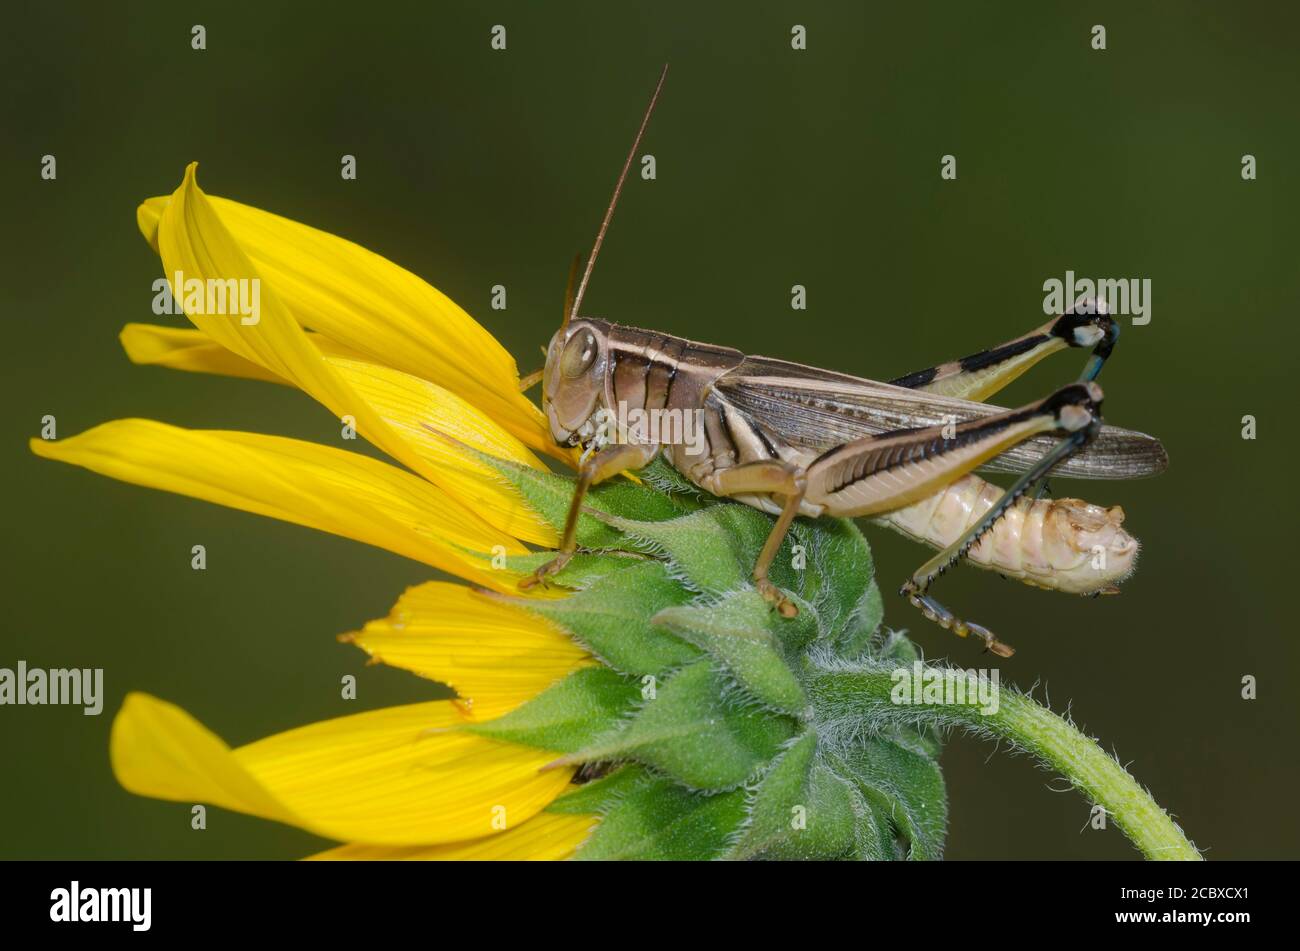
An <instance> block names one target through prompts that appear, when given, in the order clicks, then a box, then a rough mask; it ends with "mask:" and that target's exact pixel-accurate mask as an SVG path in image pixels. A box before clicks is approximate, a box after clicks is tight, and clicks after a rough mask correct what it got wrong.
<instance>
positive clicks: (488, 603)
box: [343, 581, 594, 720]
mask: <svg viewBox="0 0 1300 951" xmlns="http://www.w3.org/2000/svg"><path fill="white" fill-rule="evenodd" d="M343 639H344V640H347V641H350V642H352V643H354V644H356V645H357V646H358V647H360V648H362V649H363V650H365V651H366V652H367V653H369V654H370V655H371V656H372V657H373V658H374V659H375V660H377V661H381V662H383V663H385V664H389V665H391V666H393V667H401V668H402V669H404V670H409V671H412V672H413V673H416V674H419V675H420V676H421V677H428V678H429V679H431V680H437V681H439V682H441V683H445V684H450V685H451V686H452V687H455V688H456V693H457V694H459V696H460V700H458V701H457V702H458V703H459V704H460V705H461V706H462V707H463V708H464V709H465V710H466V712H467V714H468V715H469V716H470V717H471V718H473V719H475V720H490V719H492V718H493V717H498V716H501V715H502V714H504V713H507V712H509V711H510V710H513V709H514V708H515V707H517V706H519V705H520V704H521V703H524V702H525V701H527V700H531V699H532V698H533V697H535V696H537V695H538V694H539V693H541V692H542V691H543V690H545V689H546V688H547V687H549V686H551V684H553V683H555V682H556V681H557V680H559V679H561V678H562V677H564V676H565V675H567V674H568V673H570V672H571V671H573V670H576V669H577V668H578V667H581V666H584V665H586V664H590V663H594V661H592V659H591V657H590V655H589V654H588V653H587V652H586V651H584V650H582V649H581V648H580V647H578V646H577V645H576V644H574V643H573V641H572V640H571V639H570V638H569V637H567V636H566V635H565V634H564V633H563V632H561V631H560V630H559V629H557V628H556V627H555V626H553V625H552V624H551V623H550V622H548V621H546V620H545V619H543V618H539V617H537V616H536V615H532V614H529V613H527V612H525V611H521V610H519V609H518V608H515V607H512V606H510V605H508V604H504V603H502V602H501V601H499V600H496V599H494V598H489V597H485V596H483V595H481V594H476V593H474V592H473V591H471V590H470V589H469V588H467V587H465V586H464V585H459V584H449V583H447V582H443V581H430V582H428V583H426V584H422V585H418V586H417V587H414V588H411V589H409V590H407V591H406V593H405V594H403V595H402V597H401V598H400V599H399V600H398V602H397V604H396V605H394V607H393V610H392V611H391V612H390V613H389V615H388V617H386V618H383V619H381V620H378V621H371V622H369V623H368V624H366V626H365V627H364V628H363V629H362V630H360V631H358V632H356V633H354V634H348V635H345V636H344V638H343Z"/></svg>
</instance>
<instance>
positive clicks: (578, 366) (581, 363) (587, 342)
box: [560, 327, 596, 380]
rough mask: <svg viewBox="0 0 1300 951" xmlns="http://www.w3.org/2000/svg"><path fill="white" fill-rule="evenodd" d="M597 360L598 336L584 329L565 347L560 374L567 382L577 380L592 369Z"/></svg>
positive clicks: (561, 358) (570, 339) (571, 338)
mask: <svg viewBox="0 0 1300 951" xmlns="http://www.w3.org/2000/svg"><path fill="white" fill-rule="evenodd" d="M595 360H596V335H595V334H593V333H592V332H591V331H590V330H588V329H587V328H585V327H584V328H582V329H581V330H579V331H578V332H577V333H575V334H574V335H573V336H572V337H570V338H569V342H568V343H566V344H565V345H564V353H563V355H562V356H561V357H560V372H561V373H562V374H564V378H565V379H566V380H576V379H577V378H578V377H580V376H582V374H584V373H586V372H587V371H588V370H589V369H591V365H592V363H594V362H595Z"/></svg>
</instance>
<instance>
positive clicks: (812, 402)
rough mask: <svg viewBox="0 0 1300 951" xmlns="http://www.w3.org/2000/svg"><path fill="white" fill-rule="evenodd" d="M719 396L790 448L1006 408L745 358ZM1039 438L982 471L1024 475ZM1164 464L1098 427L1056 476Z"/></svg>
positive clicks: (1037, 453)
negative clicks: (1090, 440) (1093, 435)
mask: <svg viewBox="0 0 1300 951" xmlns="http://www.w3.org/2000/svg"><path fill="white" fill-rule="evenodd" d="M713 386H714V388H715V389H716V390H717V391H718V393H719V395H720V396H722V397H724V398H725V399H726V400H727V401H728V402H729V403H730V404H731V405H732V406H734V407H735V408H736V409H738V410H740V411H742V412H744V413H747V414H749V415H750V416H751V417H752V418H753V419H754V420H755V421H756V422H759V423H761V424H762V425H764V426H765V427H766V428H767V429H769V430H771V431H772V432H773V433H776V434H777V435H779V436H780V437H781V438H782V439H784V440H786V441H787V442H789V443H790V444H792V445H795V446H802V447H805V448H808V449H815V450H817V451H819V452H821V451H825V450H827V449H829V448H831V447H832V446H838V445H840V444H842V443H846V442H849V441H850V440H853V439H860V438H862V437H863V436H874V435H879V434H881V433H887V432H896V431H898V430H903V429H915V428H917V427H921V426H939V425H943V424H944V423H948V422H958V423H960V422H966V421H967V420H974V419H981V418H983V417H986V416H992V415H994V414H995V413H1003V412H1006V410H1005V409H1004V408H1003V407H1000V406H992V405H990V404H988V403H974V402H971V401H969V400H961V399H953V398H951V397H946V396H939V395H936V394H933V393H924V392H920V391H917V390H909V389H905V388H904V387H900V386H891V385H890V384H888V383H877V382H875V381H874V380H864V379H861V378H859V377H854V376H849V375H847V374H843V373H834V372H832V371H830V370H821V369H818V368H816V367H809V366H803V365H802V364H798V363H789V362H787V361H784V360H774V359H771V358H770V357H746V358H745V359H744V361H743V362H742V363H741V364H740V365H739V366H737V367H735V368H734V369H732V370H730V371H728V372H727V373H725V374H724V375H723V376H722V377H721V378H719V379H718V380H717V381H716V382H715V383H714V384H713ZM1057 442H1058V440H1056V439H1054V438H1052V437H1050V436H1040V437H1037V438H1035V439H1030V440H1026V441H1025V442H1023V443H1021V444H1019V445H1017V446H1014V447H1012V448H1011V449H1008V450H1007V451H1006V452H1004V453H1002V454H1001V455H999V456H997V457H995V458H993V459H991V460H989V461H988V462H987V463H985V464H984V465H983V466H981V467H980V468H981V471H984V472H1025V471H1027V470H1029V469H1030V468H1031V467H1032V466H1033V465H1034V463H1036V462H1037V461H1038V460H1040V459H1041V458H1042V457H1043V456H1044V455H1045V454H1046V453H1048V452H1049V451H1051V449H1052V448H1053V447H1054V446H1055V445H1056V443H1057ZM1168 465H1169V457H1168V455H1167V454H1166V453H1165V448H1164V446H1162V445H1161V444H1160V440H1158V439H1156V438H1155V437H1153V436H1148V435H1146V434H1145V433H1139V432H1134V431H1133V430H1129V429H1121V428H1119V427H1118V426H1103V427H1102V430H1101V432H1100V433H1098V434H1097V436H1096V438H1094V439H1093V440H1092V442H1090V443H1089V444H1088V445H1087V447H1086V448H1084V449H1083V450H1082V451H1081V452H1079V453H1077V454H1076V455H1074V456H1072V457H1071V458H1069V459H1067V460H1066V461H1064V462H1062V463H1061V464H1060V465H1059V466H1057V467H1056V469H1055V470H1053V475H1055V476H1059V477H1062V478H1076V479H1139V478H1143V477H1145V476H1152V475H1157V474H1159V473H1161V472H1163V471H1164V470H1165V469H1166V468H1167V467H1168Z"/></svg>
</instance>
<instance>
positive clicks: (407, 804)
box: [31, 165, 594, 858]
mask: <svg viewBox="0 0 1300 951" xmlns="http://www.w3.org/2000/svg"><path fill="white" fill-rule="evenodd" d="M195 173H196V166H195V165H191V166H190V167H189V168H188V169H187V170H186V174H185V178H184V181H183V182H182V183H181V185H180V187H179V188H178V189H177V190H176V191H175V192H174V193H173V194H172V195H171V196H170V197H163V198H153V199H149V200H148V201H145V202H144V203H143V204H142V205H141V206H140V208H139V210H138V214H137V220H138V222H139V226H140V230H141V232H142V233H143V234H144V236H145V238H146V240H148V241H149V243H150V245H152V246H153V248H154V249H155V250H156V251H157V252H158V254H159V255H160V257H161V258H162V263H163V268H164V272H165V273H166V274H168V275H175V274H181V275H184V276H185V279H186V280H190V279H197V280H199V281H204V282H206V281H208V280H209V279H220V280H223V281H225V280H229V279H232V278H233V279H249V280H251V279H257V280H258V282H259V287H260V295H259V296H260V301H259V303H260V307H259V313H258V314H257V315H256V320H242V319H240V318H239V317H238V316H236V317H233V318H232V317H231V316H228V315H221V314H209V313H201V312H200V311H201V310H202V308H200V307H194V308H187V314H188V316H189V318H190V320H191V321H192V322H193V324H194V327H195V329H193V330H182V329H169V328H161V327H156V326H150V325H143V324H128V325H127V326H126V327H125V328H124V329H123V331H122V334H121V340H122V344H123V346H124V347H125V348H126V351H127V354H128V355H129V356H130V358H131V359H132V360H133V361H135V362H136V363H141V364H156V365H163V366H169V367H174V368H177V369H183V370H190V371H197V372H205V373H219V374H225V375H229V376H236V377H247V378H253V379H262V380H269V381H274V382H278V383H283V384H288V385H292V386H297V387H298V388H300V389H302V390H303V391H305V392H306V393H308V394H309V395H311V396H313V397H315V398H316V399H317V400H319V401H320V402H321V403H323V404H324V405H325V406H326V407H328V408H329V409H330V410H331V411H332V412H334V413H335V414H336V415H337V416H338V417H339V418H340V419H342V420H344V421H345V422H347V423H349V424H353V425H355V428H356V431H357V432H358V433H360V434H361V435H363V436H364V437H365V438H366V439H368V440H369V441H370V442H371V443H373V444H374V445H376V446H377V447H379V448H380V449H382V450H383V451H384V452H385V453H387V455H388V456H390V457H391V458H392V459H393V460H394V461H395V462H397V463H400V465H401V467H400V468H399V467H398V466H396V465H391V464H389V463H386V462H382V461H379V460H376V459H372V458H370V457H367V456H362V455H360V454H357V453H354V452H348V451H344V450H342V449H338V448H334V447H330V446H324V445H316V444H312V443H309V442H304V441H300V440H296V439H286V438H280V437H276V436H268V435H258V434H253V433H243V432H221V431H195V430H187V429H181V428H177V427H175V426H169V425H165V424H163V423H160V422H154V421H150V420H142V419H124V420H117V421H114V422H109V423H106V424H104V425H101V426H97V427H95V428H93V429H91V430H89V431H87V432H84V433H82V434H80V435H77V436H75V437H72V438H69V439H65V440H59V441H52V442H47V441H43V440H39V439H38V440H33V441H32V444H31V448H32V450H33V451H34V452H36V453H37V454H38V455H41V456H45V457H47V458H50V459H56V460H60V461H62V462H68V463H72V464H74V465H79V466H83V467H85V468H87V469H90V470H92V471H95V472H98V473H101V474H103V475H108V476H112V477H114V478H117V479H122V480H124V481H127V482H133V483H136V484H139V485H144V486H149V487H152V488H157V489H165V490H168V491H172V492H178V493H181V494H184V495H189V496H194V497H196V498H201V499H206V500H208V501H211V502H217V503H220V504H223V505H228V506H231V507H232V508H237V509H243V510H245V511H249V512H256V513H259V514H262V515H269V516H272V517H275V518H279V519H283V520H284V521H288V522H293V523H295V524H298V525H305V526H310V527H312V528H316V529H319V530H322V531H327V532H332V533H334V534H337V535H342V536H345V537H348V538H353V539H356V540H358V541H362V542H366V543H369V544H372V545H376V546H379V547H381V548H385V549H388V550H389V551H392V552H396V553H398V554H401V555H405V556H407V557H410V558H413V559H415V560H417V561H420V562H423V563H425V564H427V565H429V566H431V567H433V568H437V569H440V570H442V571H444V572H447V573H449V574H451V575H454V576H458V577H460V578H462V579H464V580H466V581H469V582H472V583H473V584H474V585H475V586H477V587H478V588H481V589H489V590H495V591H500V592H510V593H514V592H515V589H516V585H517V582H518V579H519V578H520V577H521V572H519V571H512V570H510V569H508V568H505V569H498V568H494V567H493V562H492V561H491V560H489V559H488V558H487V557H485V555H492V556H496V557H498V558H499V557H500V556H502V555H505V556H521V555H525V554H526V553H527V552H528V550H529V549H528V548H527V547H525V545H524V544H523V543H524V542H528V543H531V544H533V545H540V546H554V545H555V543H556V541H557V538H556V533H555V530H554V529H553V528H552V527H551V525H550V524H548V523H547V522H546V521H545V520H544V519H542V518H541V517H540V516H539V515H538V514H537V513H536V512H535V511H534V510H533V509H531V508H529V507H528V506H527V505H526V504H524V502H523V500H522V498H521V496H520V494H519V493H518V492H517V491H516V490H514V489H513V488H511V487H509V485H508V484H506V483H505V482H504V481H503V480H502V479H500V478H499V477H496V476H495V474H494V472H493V471H492V469H491V468H490V467H489V465H488V464H487V463H485V462H484V461H483V460H484V459H485V458H488V457H491V458H492V459H493V460H505V461H509V462H512V463H514V464H516V465H519V466H524V467H530V468H535V469H537V470H544V469H545V467H544V466H543V464H542V462H541V461H540V460H539V459H538V457H537V455H536V454H535V452H534V450H537V451H541V452H545V453H551V454H553V455H559V456H561V457H563V452H564V451H562V450H560V449H558V448H557V447H555V446H554V443H553V441H552V440H551V439H550V437H549V434H548V432H547V428H546V424H545V420H544V418H543V417H542V415H541V413H540V412H539V411H538V410H537V408H536V407H535V406H534V405H533V404H532V403H531V402H530V401H529V400H528V399H527V398H525V397H524V396H523V395H522V394H521V393H520V392H519V377H518V372H517V370H516V366H515V362H514V360H513V358H512V357H511V356H510V355H509V353H507V352H506V351H505V350H504V349H503V348H502V347H501V345H500V344H499V343H498V342H497V341H496V340H495V339H494V338H493V337H492V336H491V335H490V334H489V333H488V332H487V331H486V330H484V329H483V327H481V326H480V325H479V324H478V323H476V322H475V321H474V320H473V319H472V318H471V317H470V316H469V315H468V314H466V313H465V312H464V311H463V310H461V309H460V308H459V307H457V306H456V305H455V304H454V303H453V302H452V301H451V300H449V299H448V298H447V297H445V296H444V295H443V294H441V293H439V292H438V291H437V290H435V289H434V288H433V287H431V286H429V285H428V284H426V283H425V282H424V281H422V280H420V279H419V278H417V277H416V276H414V275H413V274H410V273H409V272H407V271H405V270H403V269H402V268H400V267H398V266H396V265H394V264H392V263H391V262H389V261H387V260H385V259H383V258H382V257H379V256H378V255H375V254H372V253H370V252H368V251H366V250H364V249H363V248H360V247H358V246H357V245H355V244H352V243H350V242H348V241H345V240H342V239H340V238H337V237H334V236H332V235H329V234H326V233H324V232H321V231H318V230H316V229H313V228H310V227H307V226H305V225H301V224H298V223H295V222H292V221H289V220H286V219H284V218H281V217H278V216H276V215H273V214H269V213H266V212H263V211H259V210H257V209H254V208H251V207H248V206H246V205H241V204H238V203H236V202H233V201H226V200H223V199H220V198H215V197H209V196H207V195H205V194H204V193H203V192H202V191H201V190H200V189H199V186H198V184H197V181H196V178H195ZM174 291H175V293H176V295H177V297H178V299H183V296H184V290H183V288H182V287H175V288H174ZM306 327H310V328H311V330H310V331H308V330H307V329H305V328H306ZM434 380H436V381H437V382H436V383H435V382H433V381H434ZM435 431H436V432H435ZM439 433H441V434H445V436H447V437H451V438H444V437H442V436H440V435H439ZM497 564H498V565H500V561H499V560H498V561H497ZM540 596H541V597H546V596H547V594H546V593H545V592H543V593H542V594H541V595H540ZM346 637H347V639H349V640H352V641H354V642H355V643H357V644H358V645H359V646H361V647H363V648H364V649H366V650H367V651H369V652H370V653H371V654H372V655H374V656H375V657H376V658H382V659H383V660H384V661H385V662H386V663H389V664H392V665H395V666H398V667H403V668H405V669H407V670H410V671H412V672H414V673H416V674H418V675H420V676H423V677H427V678H430V679H433V680H436V681H440V682H442V683H446V684H449V685H451V686H453V687H454V688H455V689H456V692H457V697H456V699H454V700H439V701H434V702H430V703H421V704H414V705H410V706H403V707H397V708H393V709H386V710H379V711H374V712H369V713H362V714H358V715H354V716H346V717H341V718H339V719H336V720H330V721H327V722H323V723H317V724H313V725H310V726H306V727H303V728H301V729H296V730H291V731H289V732H287V733H282V734H279V735H276V736H271V737H268V738H266V739H263V740H261V741H259V742H256V743H252V744H250V745H248V746H244V747H240V748H238V749H231V748H229V747H228V746H227V745H226V744H225V743H223V742H222V741H221V740H220V739H219V738H218V737H216V736H215V735H214V734H213V733H211V732H209V731H208V730H207V729H205V728H204V727H203V726H202V725H201V724H199V723H198V722H196V721H195V720H194V719H193V718H191V717H190V716H189V715H188V714H186V713H185V712H184V711H183V710H181V709H179V708H178V707H176V706H173V705H172V704H170V703H166V702H164V701H162V700H159V699H157V698H154V697H151V696H147V695H144V694H131V695H130V696H129V697H128V698H127V700H126V702H125V703H124V705H123V707H122V710H121V711H120V713H119V714H118V716H117V718H116V720H115V722H114V724H113V730H112V739H111V757H112V764H113V769H114V772H115V774H116V776H117V778H118V780H119V781H120V782H121V783H122V785H123V786H124V787H126V788H127V789H129V790H131V791H132V792H136V793H140V794H142V795H147V796H154V797H157V798H161V799H169V800H179V801H190V802H208V803H213V804H216V805H220V806H224V807H226V808H229V809H234V810H237V811H240V812H245V813H249V814H252V815H256V816H260V817H263V818H267V819H274V820H278V821H280V822H286V823H290V824H292V825H295V826H298V827H300V828H303V829H306V830H308V831H310V832H314V833H316V834H318V835H322V836H325V837H327V838H332V839H336V840H338V841H340V842H345V843H360V844H357V845H345V846H343V847H341V848H339V849H335V850H332V851H330V852H326V853H324V856H323V857H367V858H377V857H405V858H461V857H474V858H562V857H565V856H566V855H568V854H570V853H571V852H572V851H573V850H574V848H575V847H576V846H577V845H578V844H579V843H580V842H581V841H582V840H583V839H584V838H585V837H586V835H587V834H588V832H589V831H590V829H591V826H592V824H593V821H594V820H593V818H592V817H591V816H588V815H581V814H579V815H569V814H540V813H541V811H542V810H543V809H544V808H545V807H546V806H548V805H549V804H550V803H551V802H552V801H553V800H554V799H555V798H556V797H557V796H558V795H559V794H560V793H561V792H563V791H564V790H565V789H566V787H567V786H568V785H569V781H570V779H571V777H572V775H573V773H574V770H575V767H574V766H564V767H561V768H554V769H543V767H544V766H546V765H547V764H548V763H549V762H550V761H552V760H554V759H555V753H553V752H547V751H541V750H538V749H535V748H530V747H527V746H522V745H518V744H513V743H506V742H502V741H499V740H495V739H491V738H488V737H484V736H481V735H477V734H475V733H472V732H468V731H465V730H462V729H458V728H459V727H460V726H462V725H465V724H471V723H475V722H479V721H485V720H489V719H492V718H494V717H497V716H500V715H501V714H502V713H505V712H507V711H510V710H513V709H515V708H516V707H518V706H519V705H520V704H522V703H523V702H525V701H526V700H528V699H530V698H532V697H534V696H536V695H537V694H538V693H540V692H541V691H543V690H544V689H545V688H546V687H548V686H550V685H551V684H552V683H554V682H555V681H556V680H558V679H561V678H563V677H564V676H565V675H566V674H568V673H570V672H571V671H574V670H577V669H580V668H582V667H583V666H584V665H589V664H591V663H592V660H591V658H590V655H589V654H588V653H587V652H586V651H584V650H582V649H581V648H580V647H578V646H577V645H575V644H574V642H573V641H572V640H570V639H569V638H567V637H566V636H565V635H564V634H563V633H562V632H561V631H559V630H558V629H557V628H556V626H555V625H553V624H551V623H549V622H547V621H546V620H544V619H542V618H540V617H538V616H536V615H532V614H529V613H527V612H524V611H522V610H520V609H519V608H518V607H515V606H512V605H510V604H507V603H506V602H504V601H502V600H500V599H492V598H489V597H486V596H485V595H484V594H483V593H481V592H480V591H474V590H471V589H470V588H469V587H466V586H465V585H460V584H453V583H447V582H440V581H438V582H429V583H427V584H424V585H420V586H418V587H416V588H413V589H411V590H409V591H407V592H406V593H405V594H404V595H403V596H402V598H401V599H400V600H399V601H398V603H397V605H396V606H395V607H394V608H393V611H392V614H391V615H390V616H389V617H388V618H386V619H382V620H378V621H375V622H373V623H371V624H368V625H366V626H365V628H364V629H363V630H362V631H360V632H357V633H355V634H352V635H346Z"/></svg>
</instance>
